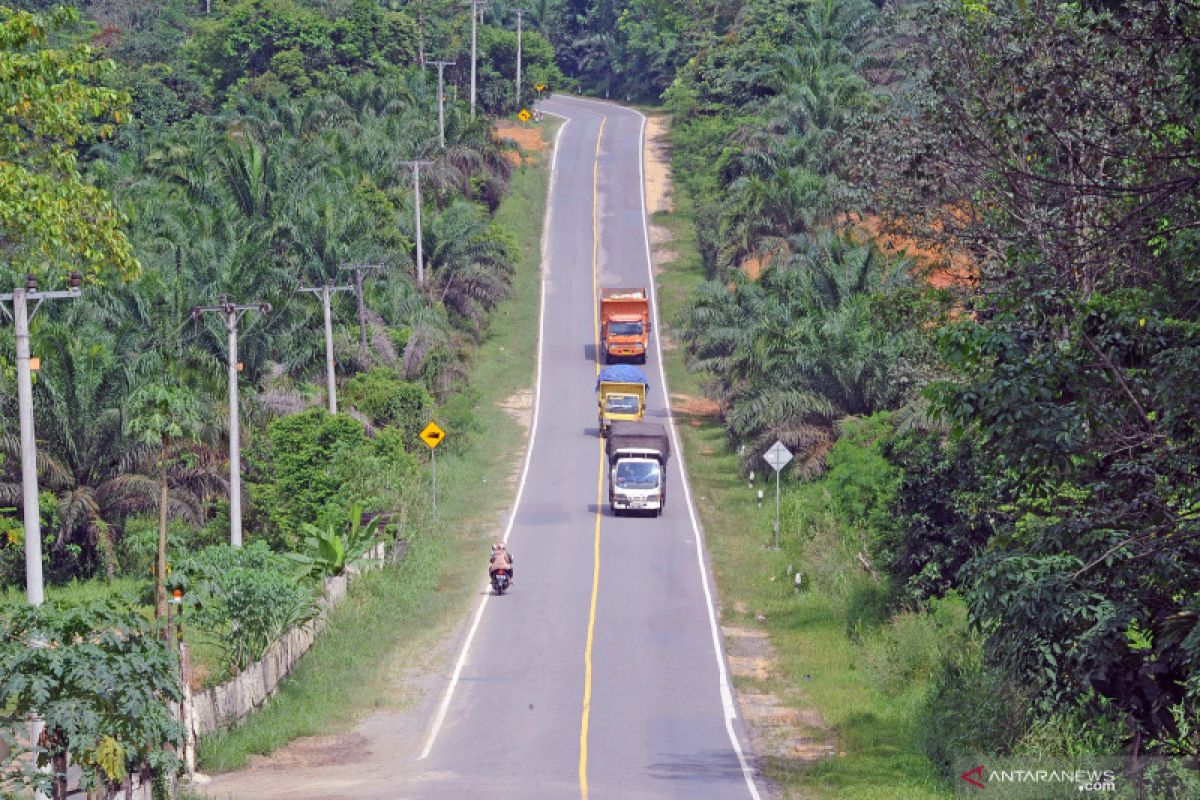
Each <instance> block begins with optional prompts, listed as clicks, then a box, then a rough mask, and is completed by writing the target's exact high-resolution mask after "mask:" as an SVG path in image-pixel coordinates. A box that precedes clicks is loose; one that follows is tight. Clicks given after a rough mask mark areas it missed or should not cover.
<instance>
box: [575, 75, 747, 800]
mask: <svg viewBox="0 0 1200 800" xmlns="http://www.w3.org/2000/svg"><path fill="white" fill-rule="evenodd" d="M563 99H569V100H574V101H578V102H582V103H596V104H597V105H604V106H608V107H610V108H612V107H614V106H615V107H616V108H621V109H625V110H626V111H632V112H633V113H635V114H637V115H638V117H640V118H641V120H642V130H641V141H640V148H639V150H638V178H639V185H640V188H641V196H642V235H643V238H644V239H645V242H646V274H647V275H648V277H649V288H650V308H651V311H652V312H653V314H654V328H655V330H657V331H659V332H660V333H659V334H658V335H655V336H654V351H655V353H657V354H658V377H659V380H661V381H662V387H663V393H664V395H665V400H666V411H667V428H668V429H669V430H670V431H671V445H672V447H673V448H674V449H675V452H676V453H678V454H679V456H678V457H679V471H680V473H681V474H682V475H683V480H682V481H681V483H682V484H683V494H684V496H685V498H686V499H687V507H688V516H689V517H690V518H691V520H692V531H693V532H694V533H695V535H696V561H697V562H698V563H699V565H700V582H701V584H703V586H704V598H705V600H706V601H707V603H708V623H709V627H710V628H711V629H712V640H713V652H714V654H715V655H716V659H717V673H718V675H719V682H720V687H721V705H722V707H723V708H724V710H725V731H726V732H727V733H728V734H729V741H730V743H731V744H732V745H733V750H734V752H735V753H737V757H738V763H739V764H741V766H742V777H744V778H745V779H746V788H747V789H749V790H750V796H751V797H753V798H754V800H761V796H760V795H759V793H758V786H757V785H756V784H755V783H754V770H753V769H752V768H751V766H750V763H749V762H748V761H747V760H746V754H745V753H743V752H742V743H741V741H739V739H738V736H737V731H735V730H734V728H733V721H734V720H735V719H737V704H736V703H734V701H733V691H732V690H731V689H730V684H729V673H728V671H727V670H726V668H725V653H724V650H723V649H722V647H721V629H720V626H718V625H717V611H716V606H715V605H714V603H713V596H712V589H711V588H710V587H709V577H708V568H707V567H706V566H705V564H704V538H703V534H702V533H701V530H700V522H699V520H698V519H697V518H696V504H695V503H694V502H693V501H692V490H691V485H690V484H689V483H688V480H687V469H686V468H685V467H684V463H683V448H682V447H680V446H679V434H678V433H677V432H676V430H675V416H674V415H673V414H672V413H671V395H670V392H669V391H668V390H667V373H666V369H665V367H664V366H663V355H662V339H661V331H662V326H661V325H660V324H659V320H658V299H657V297H656V292H655V289H654V258H653V256H652V254H651V252H650V217H649V216H648V215H647V211H646V168H645V163H644V162H645V160H646V115H645V114H643V113H642V112H641V111H638V110H637V109H636V108H628V107H627V106H622V105H617V104H614V103H603V102H601V101H599V100H588V99H585V98H581V97H564V98H563Z"/></svg>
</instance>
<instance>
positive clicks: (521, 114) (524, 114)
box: [517, 108, 533, 122]
mask: <svg viewBox="0 0 1200 800" xmlns="http://www.w3.org/2000/svg"><path fill="white" fill-rule="evenodd" d="M532 116H533V115H532V114H530V113H529V109H527V108H522V109H521V110H520V111H518V112H517V119H519V120H521V122H529V118H530V117H532Z"/></svg>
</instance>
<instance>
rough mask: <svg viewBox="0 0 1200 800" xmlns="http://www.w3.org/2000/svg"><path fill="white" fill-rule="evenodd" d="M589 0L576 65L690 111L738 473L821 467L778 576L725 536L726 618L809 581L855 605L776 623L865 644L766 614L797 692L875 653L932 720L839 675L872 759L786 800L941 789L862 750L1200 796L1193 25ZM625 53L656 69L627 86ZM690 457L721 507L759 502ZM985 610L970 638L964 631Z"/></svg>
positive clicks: (724, 422) (1168, 19)
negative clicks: (1059, 770) (854, 697)
mask: <svg viewBox="0 0 1200 800" xmlns="http://www.w3.org/2000/svg"><path fill="white" fill-rule="evenodd" d="M564 5H566V6H570V7H571V8H573V9H574V10H575V13H574V14H573V15H572V16H570V17H569V19H570V24H571V25H573V26H575V27H571V28H569V35H562V38H561V40H557V41H556V43H557V45H558V51H559V54H560V63H561V64H563V67H564V69H565V70H566V71H567V72H568V74H569V75H571V76H573V77H577V78H578V79H579V80H580V81H581V84H582V85H583V86H584V88H585V89H586V90H589V91H592V92H594V93H597V94H601V95H604V94H609V95H612V94H616V95H617V96H622V97H629V98H632V99H635V100H643V101H647V100H653V99H654V98H655V97H661V100H662V102H664V103H665V106H666V110H668V111H669V112H671V114H672V115H673V129H672V140H673V143H674V147H675V149H674V167H675V181H676V183H677V185H679V186H680V187H681V188H682V190H683V191H684V192H685V194H686V198H687V199H686V201H685V202H683V203H681V206H680V208H681V212H682V213H685V214H690V215H691V216H692V217H693V218H694V220H695V221H696V222H697V223H698V224H697V225H696V230H695V240H696V247H697V251H698V254H699V261H700V264H699V265H698V268H699V269H700V270H702V271H703V273H704V275H705V277H706V278H708V282H706V283H702V284H701V285H700V286H699V287H698V288H697V289H695V290H694V292H693V293H692V296H691V300H690V302H689V303H687V304H686V309H683V310H681V311H680V312H679V314H678V315H677V316H676V318H675V320H674V322H675V331H674V333H675V334H676V335H677V336H678V337H679V338H680V339H682V342H683V343H684V345H685V346H686V357H687V360H688V362H689V364H690V366H691V368H692V369H693V370H695V371H696V375H697V377H698V378H699V379H700V380H702V381H703V383H704V385H705V386H706V387H707V390H708V392H709V394H710V396H711V397H712V398H713V399H715V400H717V401H718V402H719V405H720V417H719V422H720V425H721V427H722V428H723V429H724V434H725V436H724V446H725V448H727V449H728V451H729V452H730V453H732V454H734V459H733V460H735V461H737V462H738V463H737V469H739V470H740V472H741V474H742V475H745V474H747V473H748V472H749V471H750V470H752V469H753V470H756V471H758V472H759V474H761V473H762V471H763V469H764V465H763V464H762V463H761V462H760V461H759V458H758V457H759V455H760V454H761V453H762V452H763V450H764V449H765V448H766V447H768V446H769V445H770V444H772V443H773V442H774V441H776V440H781V441H783V442H784V443H785V444H786V445H787V446H788V447H789V448H790V449H792V450H793V452H795V453H796V460H795V461H794V462H793V464H792V465H791V466H789V468H788V470H787V472H786V474H785V483H786V484H787V486H786V488H785V493H786V500H785V510H787V509H791V510H790V511H788V513H786V514H785V520H784V521H785V525H784V531H783V539H784V550H783V553H782V555H781V556H777V555H775V554H770V553H761V551H760V552H759V553H756V554H755V555H753V556H747V555H744V554H742V551H741V550H739V549H737V548H736V547H735V544H738V545H743V546H751V547H752V546H753V545H752V543H751V542H750V538H754V537H749V538H748V537H747V536H746V535H744V534H743V533H741V531H740V530H738V529H744V528H745V525H744V524H743V523H742V522H738V523H737V524H736V525H733V524H732V523H730V522H729V518H728V515H722V514H721V513H720V512H719V511H716V510H710V511H708V512H707V513H706V514H705V518H706V519H707V520H708V524H709V530H708V533H709V536H710V543H711V546H712V548H713V550H714V553H715V554H717V567H716V569H717V572H718V576H719V577H720V576H721V575H722V572H723V571H724V572H725V573H726V574H725V577H724V579H723V580H722V591H723V595H724V600H725V602H726V608H727V609H728V608H729V604H730V603H732V602H734V600H739V599H740V600H745V601H748V602H750V603H759V604H761V603H764V602H767V601H766V600H765V599H764V597H762V596H760V594H761V593H758V594H756V591H755V590H752V589H749V588H745V581H746V580H747V579H748V576H751V575H758V576H761V575H763V574H764V572H765V573H766V574H771V575H774V576H775V577H774V578H772V580H775V579H776V578H779V579H780V581H781V582H782V580H784V579H785V578H786V577H787V576H785V575H784V574H783V573H782V572H781V570H782V569H783V567H784V566H786V565H788V564H793V565H796V566H797V567H798V568H799V569H800V570H801V573H802V575H804V576H807V577H808V578H811V580H812V582H811V584H810V585H811V586H812V587H813V591H814V592H815V593H819V594H823V595H825V596H827V597H828V598H829V600H828V602H829V603H830V604H831V605H830V606H829V607H828V608H827V609H826V610H825V611H823V612H822V611H820V610H819V609H816V607H815V605H814V604H815V603H816V599H815V598H814V599H813V600H812V601H805V600H803V599H801V597H802V595H798V596H796V597H794V598H792V599H791V600H786V601H785V600H783V598H782V597H776V598H775V599H774V600H771V601H770V603H779V602H783V605H782V606H779V607H776V606H775V605H769V606H761V605H760V606H759V607H763V608H773V609H775V613H776V615H778V614H779V613H781V612H780V609H781V608H787V609H791V611H789V612H787V614H788V618H789V619H799V617H796V616H794V614H797V613H802V614H803V615H804V617H803V618H804V619H806V620H810V621H811V622H810V624H819V625H825V624H826V622H827V621H829V620H841V621H842V623H843V624H844V626H845V627H844V631H845V633H844V634H843V641H844V642H845V644H843V645H840V646H836V645H834V644H831V642H830V640H828V639H821V638H820V637H818V636H817V635H816V634H815V633H814V634H812V635H806V634H800V635H797V630H807V628H803V627H801V628H794V627H792V626H789V625H788V624H787V623H785V622H780V621H772V620H773V619H778V616H776V617H774V618H773V617H772V614H771V613H769V612H768V613H767V617H768V622H767V623H766V624H767V626H768V627H769V628H770V630H771V631H772V633H773V638H774V639H775V641H776V643H777V645H779V646H781V647H783V648H785V649H786V650H785V652H783V653H781V659H782V661H783V662H784V664H785V665H788V666H790V667H791V668H792V669H793V672H792V674H791V678H792V680H793V681H796V682H799V681H800V680H801V676H800V675H797V674H795V671H794V670H795V669H798V668H799V667H800V666H801V665H806V666H812V664H813V661H812V659H815V658H817V655H816V654H817V653H819V652H843V651H844V652H846V653H847V657H848V659H849V660H850V663H851V664H852V665H853V668H854V669H855V670H856V671H861V672H865V673H868V674H869V675H873V676H874V677H873V678H871V679H869V680H865V682H862V683H859V684H858V689H856V691H857V692H859V696H860V697H862V698H863V699H862V702H863V703H868V702H874V701H873V700H871V701H868V699H867V698H868V697H875V696H876V694H875V693H882V695H883V696H884V697H893V698H894V703H895V706H894V712H895V713H898V714H899V715H900V717H899V718H906V719H907V722H906V723H904V724H903V725H902V726H901V727H900V728H892V730H894V731H895V733H896V737H895V738H893V739H890V740H889V741H888V742H886V743H885V742H882V741H879V740H871V739H870V738H869V737H868V738H863V737H862V736H861V735H860V732H858V730H857V728H856V727H855V726H854V724H853V723H852V721H851V720H850V719H848V718H846V717H845V716H844V715H842V714H840V713H839V711H838V707H837V705H836V704H837V702H840V701H837V700H836V699H831V697H832V696H831V695H830V691H832V690H831V689H830V687H828V686H825V685H815V686H812V687H810V689H811V691H810V692H809V694H810V695H811V697H812V702H813V703H814V704H815V705H816V706H817V707H818V709H819V710H821V711H822V713H823V714H824V715H825V717H826V719H827V720H829V721H831V723H832V724H833V725H834V726H835V729H836V730H835V733H836V734H837V736H838V739H839V745H840V747H841V748H842V749H844V750H846V751H848V757H849V760H843V759H834V760H830V761H828V762H827V763H825V764H820V763H817V764H813V765H811V766H809V767H804V768H802V769H800V770H799V771H798V774H788V773H789V769H788V768H787V766H786V765H775V766H774V767H769V768H768V771H769V773H770V774H772V777H775V778H778V779H779V780H781V781H782V782H783V783H784V784H785V785H787V786H789V787H791V788H792V789H793V790H794V791H796V792H797V793H800V794H801V796H809V793H813V792H816V793H818V794H821V793H829V796H838V797H842V796H870V797H885V796H886V797H892V796H896V797H899V796H905V797H908V796H914V795H912V794H911V793H907V794H906V793H905V792H906V791H910V790H911V791H916V790H915V789H914V788H913V787H915V786H917V785H922V778H921V776H922V775H923V774H924V769H925V768H924V767H922V766H921V765H920V763H919V761H920V759H918V761H897V762H894V763H893V764H892V767H891V768H892V769H896V768H898V769H900V770H902V771H903V772H904V773H905V774H906V775H908V776H909V778H910V779H911V782H910V785H909V790H905V789H902V788H899V786H897V787H895V791H894V792H892V793H890V794H889V791H890V790H889V789H887V788H884V787H883V784H884V783H886V780H885V778H884V774H885V773H886V772H887V770H884V769H877V770H875V771H874V772H873V771H872V770H871V769H865V768H864V769H861V770H860V769H859V767H860V766H863V765H864V764H865V763H866V762H863V761H861V760H858V761H856V760H855V756H856V755H857V756H860V757H861V756H866V757H870V756H871V755H872V754H875V755H880V754H882V753H883V752H885V750H889V751H890V748H893V747H899V748H900V749H901V750H905V751H907V752H913V753H916V752H919V753H920V754H921V755H922V756H923V759H925V762H924V763H926V764H932V765H933V768H934V769H935V770H936V771H937V772H940V774H941V775H942V776H943V777H944V779H945V780H946V783H945V784H944V785H943V790H942V791H951V790H952V789H951V783H950V782H951V781H957V778H958V774H959V772H961V771H962V769H961V768H959V769H956V767H958V766H959V765H960V764H961V763H964V762H965V761H966V760H969V759H971V758H976V757H979V756H988V757H989V758H991V761H989V764H991V763H997V764H999V763H1009V764H1017V765H1020V764H1022V763H1024V764H1029V763H1032V762H1031V760H1032V759H1043V761H1041V762H1038V763H1053V762H1054V760H1055V759H1060V760H1061V759H1077V758H1086V757H1089V756H1091V757H1097V758H1098V757H1115V758H1117V759H1118V760H1119V761H1120V762H1121V763H1124V764H1126V765H1128V766H1137V765H1138V764H1139V759H1141V758H1143V757H1145V756H1153V757H1155V759H1157V758H1161V759H1162V760H1155V759H1151V760H1150V761H1142V762H1140V764H1141V768H1142V769H1143V776H1144V777H1145V778H1146V779H1147V780H1148V781H1149V782H1148V783H1147V784H1145V785H1144V786H1143V789H1145V790H1147V791H1150V792H1151V795H1148V796H1162V797H1190V796H1194V795H1195V794H1196V792H1197V785H1198V781H1197V776H1196V772H1195V770H1194V768H1195V759H1196V758H1197V756H1198V755H1200V738H1198V737H1200V727H1198V726H1197V724H1196V720H1197V718H1198V712H1200V566H1198V565H1200V558H1198V556H1200V552H1198V551H1197V546H1198V545H1197V543H1198V541H1200V538H1198V536H1197V534H1198V533H1200V521H1198V516H1197V515H1198V512H1200V477H1198V475H1200V473H1198V472H1197V454H1198V453H1200V429H1198V428H1197V424H1196V422H1197V420H1198V419H1200V413H1198V412H1200V405H1198V404H1200V394H1198V393H1197V392H1196V391H1195V386H1196V385H1197V377H1198V376H1197V370H1198V369H1200V350H1197V346H1198V345H1200V313H1198V309H1200V273H1197V264H1200V257H1198V256H1200V239H1198V237H1197V234H1196V229H1197V218H1198V212H1200V161H1198V160H1197V157H1196V153H1197V144H1200V129H1198V128H1197V120H1198V119H1200V114H1197V112H1198V111H1200V107H1198V104H1200V94H1197V92H1196V91H1195V90H1194V87H1195V86H1197V85H1200V74H1198V73H1197V65H1198V64H1200V62H1198V61H1197V58H1196V54H1197V52H1200V50H1198V47H1200V44H1198V40H1197V38H1196V26H1197V23H1198V21H1200V18H1198V17H1197V10H1196V8H1195V7H1194V6H1193V5H1191V4H1187V3H1181V2H1174V0H1166V1H1165V2H1141V1H1140V0H1139V1H1138V2H1132V3H1123V4H1116V5H1114V4H1105V3H1076V4H1066V5H1062V4H1060V5H1049V6H1048V5H1045V4H1032V3H1030V4H1025V3H1018V4H992V3H967V2H959V1H958V0H918V1H917V2H908V3H900V4H896V5H895V6H894V7H889V8H888V9H887V10H886V11H882V12H881V11H880V10H879V8H878V7H877V6H876V5H873V4H871V3H869V2H865V1H864V2H833V0H743V1H742V2H735V3H721V4H705V3H696V4H674V5H668V4H662V3H653V2H639V3H630V4H622V5H623V6H624V10H623V11H620V12H618V11H617V10H616V9H617V4H611V3H604V2H593V3H565V4H564ZM714 5H719V6H720V10H719V11H717V10H716V9H715V8H714V7H713V6H714ZM613 19H616V20H618V21H617V23H616V24H615V25H613V24H611V23H612V21H613ZM599 37H608V39H609V40H611V44H609V45H608V46H607V47H606V48H605V49H606V50H607V51H608V52H611V53H613V54H614V55H613V58H614V60H617V59H619V60H620V63H621V64H622V65H635V64H637V65H644V64H652V65H655V68H653V69H651V68H647V69H644V70H641V71H640V72H638V73H637V74H631V73H625V72H622V71H621V69H615V68H614V69H612V70H608V71H607V72H605V74H601V72H602V71H604V68H603V64H602V61H601V60H599V59H598V58H597V57H596V56H595V51H594V50H591V49H589V48H591V47H592V45H593V43H594V42H596V41H597V40H598V38H599ZM589 54H591V56H590V57H589ZM643 78H645V80H643ZM664 280H666V281H668V289H669V288H670V282H672V281H679V282H680V283H684V282H686V281H688V280H692V278H690V277H683V276H679V277H676V276H674V275H670V274H669V277H667V278H665V279H664ZM689 382H690V381H689ZM676 383H679V381H676ZM700 435H701V434H699V433H698V432H693V431H690V430H689V431H687V436H686V437H685V438H688V439H694V438H695V437H697V436H700ZM705 445H707V447H709V448H712V447H713V446H714V445H715V443H714V442H713V440H712V439H711V438H709V437H705V438H704V439H702V440H697V441H696V442H695V443H694V444H693V446H694V447H697V448H699V447H701V446H705ZM737 453H741V454H742V456H741V458H740V459H736V454H737ZM693 468H694V475H693V477H694V479H696V480H697V481H698V489H699V490H700V491H699V492H698V493H699V494H706V493H711V494H709V496H710V498H711V497H723V496H726V494H727V493H724V494H723V493H722V490H721V487H722V486H723V481H724V479H723V478H721V477H720V476H719V475H718V474H716V473H713V472H711V471H709V470H707V469H706V468H705V467H696V466H695V458H694V459H693ZM744 485H745V484H744V483H743V484H742V486H743V487H744ZM729 502H731V503H734V505H735V507H738V504H739V503H743V501H741V500H733V499H731V500H730V501H729ZM718 505H720V503H718ZM750 505H751V504H750V503H749V498H745V501H744V506H743V507H744V508H747V510H746V512H745V513H746V514H753V509H752V508H748V507H749V506H750ZM703 510H704V504H702V511H703ZM801 512H803V513H801ZM756 518H757V517H756ZM763 524H764V525H767V526H768V527H767V530H768V531H769V521H767V520H763ZM830 525H833V530H834V531H835V532H836V535H831V534H830V532H829V531H830V528H829V526H830ZM765 538H766V536H765V535H764V536H763V537H759V540H761V539H765ZM727 560H729V561H730V563H732V564H733V566H729V567H723V566H722V563H723V562H725V561H727ZM831 565H832V566H835V567H836V569H831ZM759 580H761V577H760V578H759ZM774 591H775V592H778V591H780V590H778V589H776V590H774ZM788 591H793V590H791V589H790V587H789V588H788ZM756 598H757V599H756ZM806 603H807V605H806ZM956 606H957V607H962V608H964V609H965V616H964V617H963V624H962V625H958V624H948V623H947V624H943V622H945V621H946V620H948V619H955V618H956V617H955V616H954V615H950V616H949V617H948V616H947V614H949V611H948V609H951V608H954V607H956ZM801 609H807V610H806V611H803V612H801ZM726 613H729V612H728V611H727V612H726ZM819 620H824V621H823V622H818V621H819ZM881 641H890V642H891V643H892V644H890V645H886V646H884V645H880V644H879V642H881ZM880 647H884V650H885V651H886V650H889V648H890V652H891V655H886V653H885V655H884V656H880V655H879V652H878V650H879V648H880ZM830 648H833V650H830ZM905 658H912V659H916V660H915V661H913V662H912V665H911V667H910V668H905V669H907V672H905V671H903V670H901V671H897V670H899V669H900V667H899V666H897V665H896V664H895V663H893V665H892V667H889V666H888V663H889V660H890V661H891V662H896V660H897V659H901V660H903V659H905ZM881 659H882V660H881ZM897 678H899V679H900V680H899V683H897V682H896V681H897ZM817 680H820V678H819V676H818V677H817ZM901 686H902V687H904V691H903V692H898V688H899V687H901ZM913 692H915V693H916V696H917V700H916V702H915V705H911V706H907V705H905V704H907V703H909V701H910V700H911V699H912V697H913V694H912V693H913ZM905 709H909V710H911V713H909V711H907V710H905ZM891 718H892V719H896V718H897V717H895V716H893V717H891ZM887 724H889V725H891V724H892V723H887ZM1022 759H1024V760H1023V761H1022ZM973 763H975V762H972V764H973ZM847 765H848V766H847ZM876 766H878V764H876ZM968 766H970V765H968ZM822 787H823V788H822ZM1126 788H1128V787H1126ZM1071 791H1072V793H1073V792H1074V787H1071Z"/></svg>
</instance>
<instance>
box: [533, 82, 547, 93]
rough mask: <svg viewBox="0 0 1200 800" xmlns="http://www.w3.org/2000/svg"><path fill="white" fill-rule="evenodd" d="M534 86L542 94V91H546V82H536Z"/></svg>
mask: <svg viewBox="0 0 1200 800" xmlns="http://www.w3.org/2000/svg"><path fill="white" fill-rule="evenodd" d="M533 88H535V89H537V90H538V94H541V93H542V92H544V91H546V84H544V83H535V84H534V85H533Z"/></svg>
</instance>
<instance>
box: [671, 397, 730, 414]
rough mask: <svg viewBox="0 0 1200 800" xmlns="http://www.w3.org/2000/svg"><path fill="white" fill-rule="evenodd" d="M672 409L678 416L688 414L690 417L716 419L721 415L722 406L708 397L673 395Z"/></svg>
mask: <svg viewBox="0 0 1200 800" xmlns="http://www.w3.org/2000/svg"><path fill="white" fill-rule="evenodd" d="M671 409H672V410H673V411H674V412H675V413H676V414H686V415H687V416H689V417H715V416H718V415H719V414H720V413H721V404H720V403H718V402H717V401H716V400H710V399H708V398H707V397H692V396H691V395H686V394H676V393H672V394H671Z"/></svg>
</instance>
